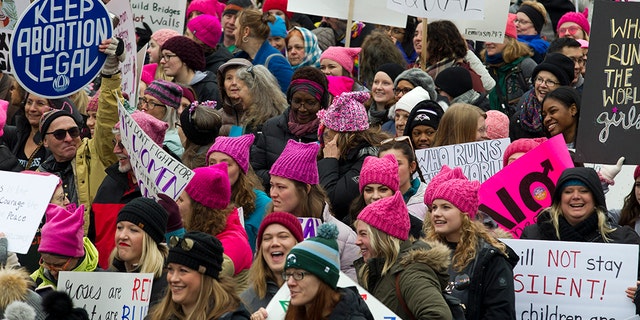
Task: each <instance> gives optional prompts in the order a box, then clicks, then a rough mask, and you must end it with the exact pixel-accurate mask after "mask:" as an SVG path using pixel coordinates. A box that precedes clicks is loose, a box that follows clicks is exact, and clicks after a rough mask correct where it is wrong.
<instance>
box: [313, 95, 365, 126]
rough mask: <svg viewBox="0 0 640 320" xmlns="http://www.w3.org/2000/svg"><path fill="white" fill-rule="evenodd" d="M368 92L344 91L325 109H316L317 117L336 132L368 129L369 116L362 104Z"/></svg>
mask: <svg viewBox="0 0 640 320" xmlns="http://www.w3.org/2000/svg"><path fill="white" fill-rule="evenodd" d="M367 100H369V92H366V91H354V92H345V93H343V94H341V95H339V96H337V97H336V98H335V99H333V102H331V105H330V106H329V107H328V108H327V109H322V110H320V111H318V119H320V121H322V123H324V125H325V126H326V127H327V128H329V129H331V130H334V131H337V132H358V131H365V130H367V129H369V116H368V115H367V109H366V108H365V106H364V103H365V101H367Z"/></svg>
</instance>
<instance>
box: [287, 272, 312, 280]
mask: <svg viewBox="0 0 640 320" xmlns="http://www.w3.org/2000/svg"><path fill="white" fill-rule="evenodd" d="M307 274H309V272H306V271H294V272H286V271H285V272H283V273H282V279H284V281H287V280H289V278H291V277H293V280H296V281H300V280H302V279H304V276H305V275H307Z"/></svg>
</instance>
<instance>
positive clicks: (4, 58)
mask: <svg viewBox="0 0 640 320" xmlns="http://www.w3.org/2000/svg"><path fill="white" fill-rule="evenodd" d="M30 3H31V2H30V1H29V0H14V1H3V2H2V9H0V14H2V16H3V18H2V19H0V71H2V72H7V73H12V68H11V63H10V61H9V50H10V49H9V48H10V47H11V37H13V31H14V27H15V25H16V22H17V21H18V18H19V17H20V16H21V15H22V13H23V12H24V11H25V10H26V9H27V7H28V6H29V4H30Z"/></svg>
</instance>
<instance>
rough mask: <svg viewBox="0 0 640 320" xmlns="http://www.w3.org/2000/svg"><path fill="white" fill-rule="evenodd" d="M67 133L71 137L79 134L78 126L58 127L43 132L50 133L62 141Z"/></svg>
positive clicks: (73, 137)
mask: <svg viewBox="0 0 640 320" xmlns="http://www.w3.org/2000/svg"><path fill="white" fill-rule="evenodd" d="M67 133H69V136H71V139H75V138H77V137H79V136H80V129H78V127H73V128H69V129H66V130H65V129H58V130H54V131H51V132H46V133H45V134H50V135H52V136H53V137H54V138H56V140H60V141H62V140H64V139H65V138H66V137H67Z"/></svg>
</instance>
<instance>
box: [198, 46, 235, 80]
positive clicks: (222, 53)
mask: <svg viewBox="0 0 640 320" xmlns="http://www.w3.org/2000/svg"><path fill="white" fill-rule="evenodd" d="M231 58H233V55H232V54H231V52H229V50H227V48H225V47H224V46H223V45H222V44H221V43H219V44H218V45H217V46H216V51H214V52H212V53H211V54H209V55H207V56H205V57H204V60H205V62H206V66H205V70H208V71H211V73H213V75H214V76H215V75H216V74H217V73H218V68H220V66H221V65H222V64H224V63H225V62H227V61H229V59H231Z"/></svg>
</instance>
